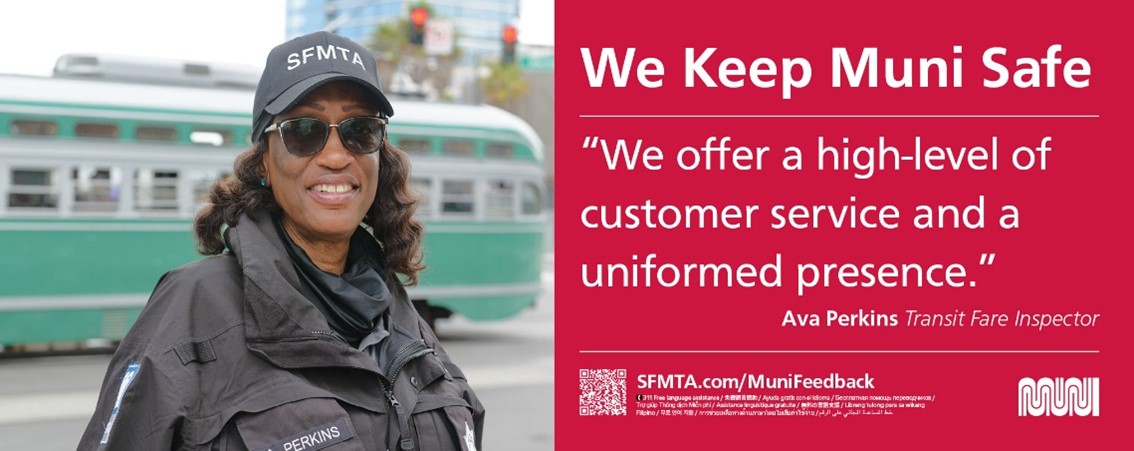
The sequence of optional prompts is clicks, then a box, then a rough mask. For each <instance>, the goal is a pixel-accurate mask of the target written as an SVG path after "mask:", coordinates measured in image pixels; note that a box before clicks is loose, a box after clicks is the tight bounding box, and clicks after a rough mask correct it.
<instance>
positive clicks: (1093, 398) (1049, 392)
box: [1017, 377, 1099, 417]
mask: <svg viewBox="0 0 1134 451" xmlns="http://www.w3.org/2000/svg"><path fill="white" fill-rule="evenodd" d="M1018 396H1019V399H1018V400H1017V403H1018V404H1019V410H1018V411H1019V416H1021V417H1042V416H1049V415H1050V416H1056V417H1062V416H1079V417H1086V416H1092V417H1097V416H1099V378H1097V377H1084V378H1078V377H1068V378H1062V377H1057V378H1055V379H1052V378H1050V377H1045V378H1041V379H1040V380H1038V381H1037V380H1034V379H1032V378H1030V377H1025V378H1023V379H1020V384H1019V391H1018Z"/></svg>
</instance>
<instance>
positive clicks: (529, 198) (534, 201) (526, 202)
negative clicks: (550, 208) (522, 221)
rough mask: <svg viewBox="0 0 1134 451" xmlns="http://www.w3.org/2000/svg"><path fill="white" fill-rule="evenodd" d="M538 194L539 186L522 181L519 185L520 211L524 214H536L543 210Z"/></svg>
mask: <svg viewBox="0 0 1134 451" xmlns="http://www.w3.org/2000/svg"><path fill="white" fill-rule="evenodd" d="M541 200H542V199H541V198H540V195H539V188H537V187H536V185H535V184H534V183H532V182H524V184H523V185H521V186H520V213H521V214H525V215H538V214H540V212H541V211H542V210H543V203H542V202H541Z"/></svg>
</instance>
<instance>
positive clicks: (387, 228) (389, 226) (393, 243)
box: [193, 139, 425, 285]
mask: <svg viewBox="0 0 1134 451" xmlns="http://www.w3.org/2000/svg"><path fill="white" fill-rule="evenodd" d="M267 151H268V144H267V141H266V140H264V139H261V140H260V141H257V142H256V143H255V144H253V145H252V147H250V148H248V149H247V150H245V151H244V152H241V153H240V154H239V155H237V156H236V162H235V163H234V164H233V170H234V174H233V175H231V176H228V177H224V178H222V179H220V180H218V181H217V182H216V183H213V186H212V187H211V188H210V189H209V195H208V196H209V198H208V203H207V204H206V205H205V207H204V208H202V209H201V211H200V212H199V213H198V214H197V218H196V220H194V223H193V230H194V233H195V234H196V236H197V251H198V252H200V253H201V254H204V255H216V254H220V253H221V252H224V250H225V244H224V237H223V236H222V235H221V230H222V229H223V227H224V226H229V227H231V226H234V225H236V223H237V222H239V221H240V216H241V215H242V214H244V213H245V212H254V211H267V212H270V213H272V214H278V213H279V212H280V211H281V210H280V206H279V205H278V204H276V200H275V198H274V197H273V196H272V192H271V191H270V190H267V189H264V188H263V187H262V186H260V179H261V178H263V177H264V174H263V173H262V167H261V164H260V162H261V161H263V159H264V153H265V152H267ZM378 161H379V162H380V166H379V168H381V169H380V171H381V173H382V176H381V177H379V178H378V193H377V195H376V196H375V198H374V204H373V205H371V206H370V209H369V210H368V211H367V212H366V217H365V218H363V222H365V223H366V225H368V226H369V227H370V228H371V229H373V230H374V238H376V239H378V241H379V242H380V243H382V248H383V249H384V250H385V253H386V260H387V262H389V265H390V270H392V271H394V272H396V273H399V274H402V275H403V276H405V278H404V280H405V284H406V285H416V284H417V273H418V271H421V270H422V269H425V265H424V264H422V263H421V258H422V256H421V240H422V236H423V234H424V229H423V228H422V225H421V221H418V220H417V219H416V218H415V217H414V211H415V210H416V209H417V202H418V199H417V196H415V195H414V194H413V192H412V191H410V188H409V170H410V165H409V157H408V156H406V153H405V152H403V151H402V150H401V149H398V148H396V147H394V146H391V145H390V143H389V141H386V142H385V145H384V146H382V150H380V151H379V152H378Z"/></svg>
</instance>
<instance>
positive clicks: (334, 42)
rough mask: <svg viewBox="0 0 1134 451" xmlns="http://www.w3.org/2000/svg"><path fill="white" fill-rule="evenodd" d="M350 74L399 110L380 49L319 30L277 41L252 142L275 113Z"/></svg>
mask: <svg viewBox="0 0 1134 451" xmlns="http://www.w3.org/2000/svg"><path fill="white" fill-rule="evenodd" d="M336 80H348V81H353V82H355V83H358V84H359V85H361V86H363V87H365V88H366V89H367V90H368V91H369V92H371V93H373V94H374V100H375V103H376V106H377V107H378V111H380V112H381V113H382V114H384V115H385V116H386V117H390V116H393V115H394V108H393V107H392V106H390V101H389V100H387V99H386V96H385V95H384V94H382V89H381V88H380V87H379V84H378V70H377V68H376V67H375V62H374V55H373V54H372V53H370V50H368V49H367V48H366V47H363V46H362V45H361V44H359V43H357V42H354V41H352V40H350V39H347V38H344V37H342V36H339V35H336V34H333V33H328V32H326V31H318V32H315V33H311V34H307V35H303V36H300V37H298V38H295V39H292V40H290V41H287V42H285V43H283V44H280V45H278V46H276V48H274V49H272V51H271V53H268V61H267V63H266V64H265V65H264V73H263V74H262V75H260V84H259V85H257V86H256V99H255V101H254V102H253V106H252V142H256V141H259V140H260V137H261V136H262V135H263V134H264V129H265V128H268V123H269V122H270V121H271V120H272V117H273V116H275V115H277V114H280V113H282V112H284V111H287V110H288V108H291V107H292V106H293V105H295V103H296V102H298V101H299V99H302V98H303V96H305V95H307V93H309V92H311V91H313V90H314V89H315V88H318V87H320V86H322V85H324V84H326V83H329V82H332V81H336Z"/></svg>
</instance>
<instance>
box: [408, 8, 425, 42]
mask: <svg viewBox="0 0 1134 451" xmlns="http://www.w3.org/2000/svg"><path fill="white" fill-rule="evenodd" d="M427 20H429V10H428V9H425V7H424V6H418V7H416V8H414V9H413V10H412V11H410V23H409V42H410V44H413V45H422V43H424V42H425V21H427Z"/></svg>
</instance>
